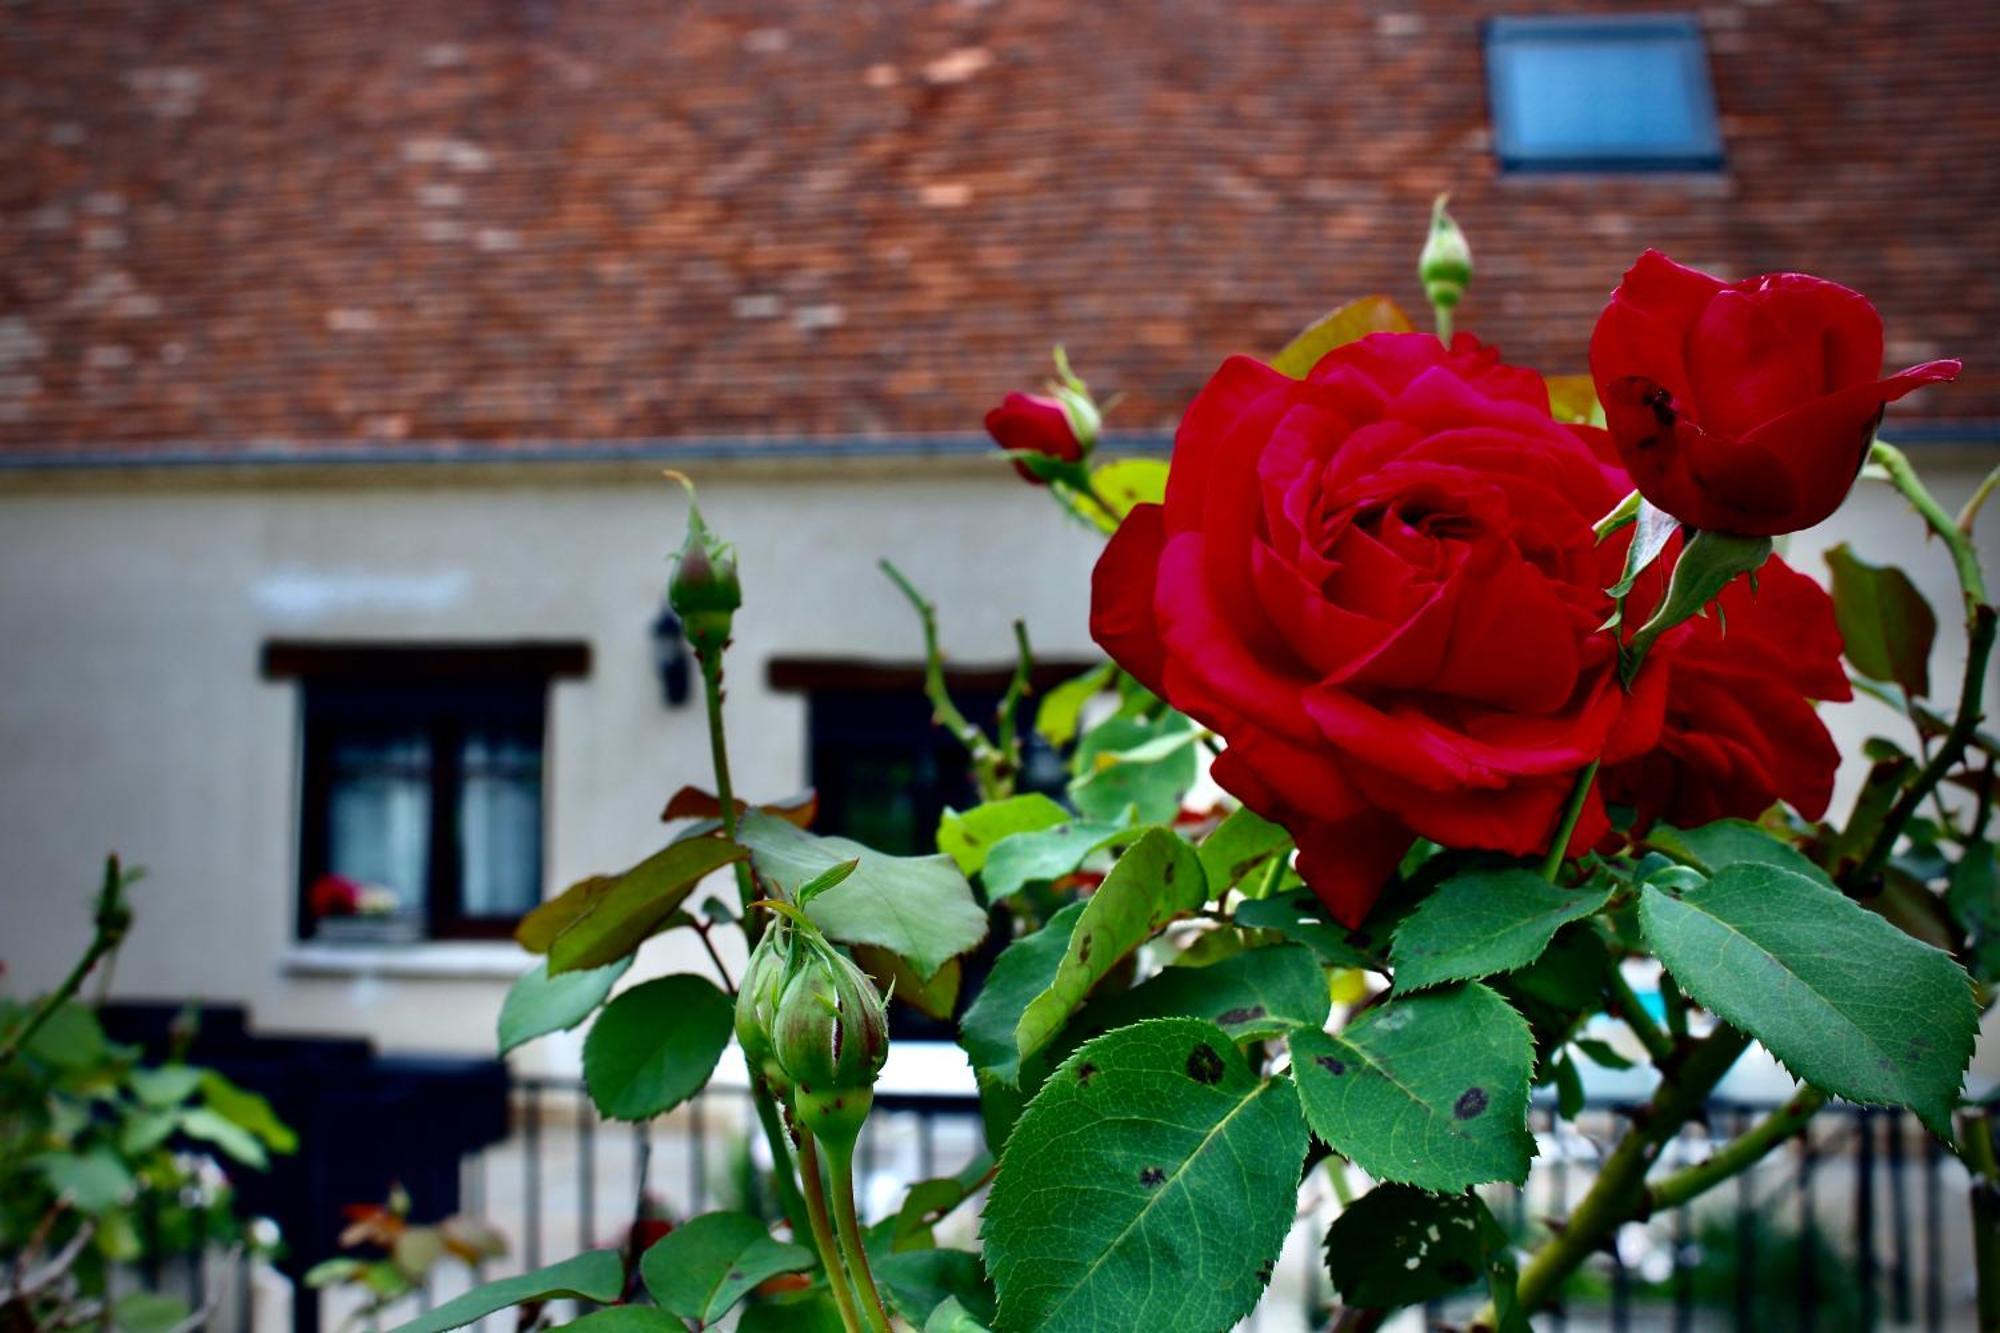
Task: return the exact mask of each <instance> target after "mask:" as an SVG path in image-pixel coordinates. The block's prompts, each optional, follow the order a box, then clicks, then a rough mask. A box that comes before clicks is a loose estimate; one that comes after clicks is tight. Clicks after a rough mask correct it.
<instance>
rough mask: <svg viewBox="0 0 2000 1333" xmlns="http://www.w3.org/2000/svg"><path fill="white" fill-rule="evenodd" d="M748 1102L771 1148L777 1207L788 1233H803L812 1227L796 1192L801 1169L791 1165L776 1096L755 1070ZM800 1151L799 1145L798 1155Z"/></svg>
mask: <svg viewBox="0 0 2000 1333" xmlns="http://www.w3.org/2000/svg"><path fill="white" fill-rule="evenodd" d="M750 1102H751V1104H752V1105H753V1106H755V1107H756V1108H757V1121H758V1123H759V1124H761V1125H762V1126H763V1127H764V1142H765V1143H766V1144H768V1145H769V1146H770V1149H771V1179H772V1180H773V1181H774V1182H775V1183H776V1185H777V1189H778V1208H779V1210H780V1211H781V1212H783V1213H784V1215H785V1221H786V1223H787V1224H789V1225H790V1226H791V1228H792V1234H793V1235H794V1236H801V1235H804V1234H806V1233H807V1232H808V1231H810V1230H812V1225H811V1223H812V1208H811V1206H810V1202H809V1200H807V1199H806V1198H804V1197H802V1196H801V1195H800V1194H799V1175H800V1174H801V1173H799V1172H796V1171H795V1170H794V1169H793V1164H792V1150H791V1146H790V1136H789V1135H787V1134H786V1133H785V1125H784V1121H783V1120H782V1119H781V1118H780V1116H779V1112H778V1102H777V1099H776V1098H775V1097H773V1096H772V1095H771V1088H770V1085H769V1084H768V1083H766V1082H765V1081H764V1079H763V1078H762V1077H761V1076H760V1075H759V1074H758V1073H757V1072H756V1071H755V1070H752V1071H751V1072H750ZM804 1155H805V1154H804V1151H803V1146H802V1147H801V1151H800V1156H801V1157H804ZM809 1178H810V1177H809Z"/></svg>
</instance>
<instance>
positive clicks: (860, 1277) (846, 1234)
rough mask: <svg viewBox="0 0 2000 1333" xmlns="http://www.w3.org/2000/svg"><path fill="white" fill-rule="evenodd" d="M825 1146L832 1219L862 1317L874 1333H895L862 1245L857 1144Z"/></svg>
mask: <svg viewBox="0 0 2000 1333" xmlns="http://www.w3.org/2000/svg"><path fill="white" fill-rule="evenodd" d="M823 1146H824V1147H825V1148H826V1166H827V1175H828V1178H829V1179H830V1180H831V1181H832V1184H833V1216H834V1220H835V1221H836V1222H837V1223H838V1224H839V1226H840V1244H841V1248H842V1250H843V1251H845V1253H846V1255H847V1266H848V1269H849V1271H850V1272H851V1273H852V1274H853V1276H854V1285H855V1287H856V1288H858V1289H859V1290H860V1292H861V1299H862V1306H861V1309H862V1313H864V1314H866V1315H867V1316H868V1323H869V1326H870V1327H871V1328H873V1329H874V1330H875V1333H893V1330H892V1329H891V1328H890V1326H889V1312H888V1311H887V1310H886V1309H884V1308H883V1306H882V1296H881V1293H880V1292H878V1291H876V1290H875V1275H874V1273H872V1272H871V1271H869V1268H868V1251H867V1250H866V1249H864V1248H863V1247H862V1244H861V1218H860V1215H859V1214H858V1213H857V1212H856V1211H855V1208H854V1144H853V1142H852V1141H849V1142H846V1143H839V1142H830V1143H827V1144H824V1145H823Z"/></svg>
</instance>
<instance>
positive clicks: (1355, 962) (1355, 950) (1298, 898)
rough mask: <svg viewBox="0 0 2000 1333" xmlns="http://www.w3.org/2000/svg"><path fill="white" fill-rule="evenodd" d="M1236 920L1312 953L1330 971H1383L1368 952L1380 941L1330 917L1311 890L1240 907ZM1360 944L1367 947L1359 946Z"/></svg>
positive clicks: (1238, 907) (1243, 904) (1260, 899)
mask: <svg viewBox="0 0 2000 1333" xmlns="http://www.w3.org/2000/svg"><path fill="white" fill-rule="evenodd" d="M1232 919H1233V920H1234V921H1235V922H1236V924H1237V925H1239V926H1244V927H1247V928H1249V929H1252V930H1275V931H1277V932H1278V933H1279V934H1280V935H1283V936H1284V937H1285V938H1286V939H1288V940H1293V941H1296V942H1297V943H1299V944H1303V945H1305V946H1306V947H1307V948H1309V949H1311V950H1312V951H1313V952H1314V953H1316V954H1318V955H1319V957H1320V961H1321V962H1323V963H1325V964H1326V965H1327V966H1329V967H1361V968H1373V969H1376V970H1380V968H1381V966H1382V963H1381V960H1380V959H1378V958H1376V957H1375V956H1374V955H1373V954H1371V953H1369V952H1367V950H1369V949H1372V948H1374V947H1375V945H1376V941H1375V940H1374V939H1373V938H1372V937H1370V936H1369V935H1368V934H1367V933H1366V932H1364V931H1357V930H1349V929H1348V928H1347V927H1346V926H1343V925H1341V924H1340V923H1339V922H1338V921H1335V920H1334V919H1333V918H1332V917H1330V916H1328V915H1327V914H1326V908H1325V907H1324V906H1323V905H1322V904H1321V903H1320V900H1319V899H1318V898H1316V897H1314V896H1313V893H1312V891H1311V890H1310V889H1299V890H1295V891H1294V892H1291V893H1281V894H1279V895H1277V896H1276V897H1274V898H1255V899H1252V900H1251V901H1249V902H1247V903H1238V904H1237V905H1236V912H1235V915H1234V916H1233V918H1232ZM1359 940H1366V941H1367V943H1366V944H1365V945H1362V944H1358V943H1357V942H1356V941H1359Z"/></svg>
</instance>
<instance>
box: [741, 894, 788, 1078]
mask: <svg viewBox="0 0 2000 1333" xmlns="http://www.w3.org/2000/svg"><path fill="white" fill-rule="evenodd" d="M791 949H792V939H791V927H790V926H789V925H788V924H787V923H786V922H784V921H782V920H780V921H778V922H776V923H775V924H773V925H772V927H771V928H770V929H769V930H767V931H765V932H764V938H763V939H761V940H759V941H757V947H756V948H755V949H752V950H751V951H750V961H749V963H748V965H746V966H745V967H744V969H743V984H742V985H741V986H740V987H739V988H738V989H737V992H736V1041H737V1044H738V1045H740V1046H742V1047H743V1060H744V1063H746V1064H747V1065H749V1066H750V1069H751V1070H752V1071H753V1072H761V1073H762V1074H763V1075H764V1077H765V1079H766V1081H768V1082H769V1083H770V1084H771V1087H772V1090H773V1091H775V1092H777V1093H778V1094H779V1095H780V1096H783V1095H785V1094H786V1093H787V1092H789V1091H790V1090H791V1080H789V1079H788V1078H786V1077H785V1071H784V1067H783V1066H782V1065H780V1064H779V1063H778V1051H777V1046H776V1044H775V1043H774V1041H773V1039H772V1031H773V1029H774V1028H775V1026H776V1024H777V1019H778V997H779V996H781V995H783V994H784V990H785V969H786V964H787V958H788V955H789V954H790V953H791Z"/></svg>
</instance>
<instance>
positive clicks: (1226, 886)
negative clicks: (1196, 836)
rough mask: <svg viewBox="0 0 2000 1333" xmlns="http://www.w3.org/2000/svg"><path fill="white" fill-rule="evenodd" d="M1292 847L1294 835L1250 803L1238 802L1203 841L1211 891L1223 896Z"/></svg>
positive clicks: (1203, 864) (1203, 860) (1203, 859)
mask: <svg viewBox="0 0 2000 1333" xmlns="http://www.w3.org/2000/svg"><path fill="white" fill-rule="evenodd" d="M1291 849H1292V835H1291V834H1289V833H1287V832H1285V830H1284V829H1282V828H1280V827H1279V826H1278V825H1276V824H1273V823H1272V822H1271V821H1270V820H1268V819H1266V818H1264V817H1263V816H1262V815H1260V814H1258V813H1257V812H1256V811H1255V810H1252V809H1251V808H1250V807H1248V806H1238V807H1237V808H1236V809H1235V810H1232V811H1230V812H1229V816H1228V817H1227V818H1226V819H1224V820H1223V821H1222V823H1221V824H1219V825H1217V826H1216V829H1215V832H1213V833H1211V834H1209V835H1208V836H1207V837H1206V838H1203V839H1202V841H1201V868H1202V872H1203V874H1205V875H1206V876H1207V877H1208V895H1209V897H1211V898H1220V897H1221V896H1222V895H1223V894H1225V893H1227V892H1229V890H1231V889H1233V888H1235V887H1236V886H1237V885H1238V884H1240V883H1242V882H1243V880H1244V879H1245V878H1246V877H1247V876H1248V875H1249V874H1250V873H1251V872H1252V871H1255V870H1258V869H1260V868H1262V867H1263V866H1265V865H1266V864H1268V863H1269V861H1270V860H1271V858H1272V857H1274V856H1284V855H1287V854H1288V853H1290V851H1291Z"/></svg>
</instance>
